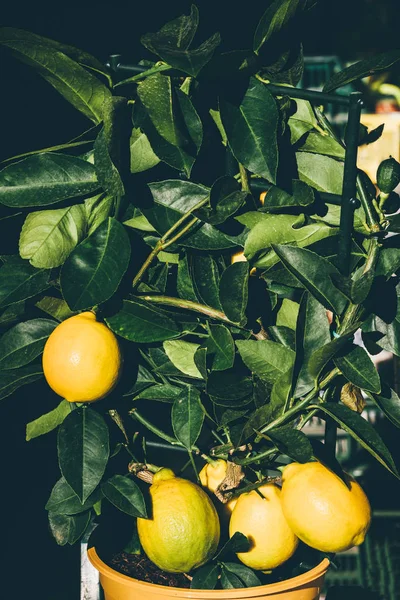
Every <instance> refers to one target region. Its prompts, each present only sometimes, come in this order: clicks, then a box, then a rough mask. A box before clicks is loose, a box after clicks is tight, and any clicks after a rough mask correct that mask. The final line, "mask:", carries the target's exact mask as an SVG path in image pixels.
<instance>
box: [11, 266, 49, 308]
mask: <svg viewBox="0 0 400 600" xmlns="http://www.w3.org/2000/svg"><path fill="white" fill-rule="evenodd" d="M49 275H50V273H49V271H45V270H43V269H35V268H34V267H31V265H29V264H27V263H23V264H18V265H13V264H5V265H3V266H2V267H1V269H0V307H1V308H3V307H5V306H9V305H10V304H15V303H16V302H21V301H22V300H26V299H27V298H32V296H35V295H36V294H39V293H40V292H42V291H43V290H45V289H46V288H48V287H49V286H50V284H49Z"/></svg>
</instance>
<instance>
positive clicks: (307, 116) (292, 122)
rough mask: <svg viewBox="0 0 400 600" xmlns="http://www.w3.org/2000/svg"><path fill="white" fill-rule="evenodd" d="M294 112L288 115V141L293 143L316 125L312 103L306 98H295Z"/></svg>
mask: <svg viewBox="0 0 400 600" xmlns="http://www.w3.org/2000/svg"><path fill="white" fill-rule="evenodd" d="M294 102H296V112H294V113H293V115H291V116H290V117H289V121H288V124H289V128H290V134H291V135H290V141H291V143H292V144H295V143H296V142H298V141H299V139H300V138H301V137H302V136H303V135H304V134H305V133H308V132H309V131H310V130H311V129H314V128H315V126H316V125H318V121H317V118H316V116H315V113H314V109H313V107H312V104H311V103H310V102H308V100H301V99H299V98H296V99H295V100H294Z"/></svg>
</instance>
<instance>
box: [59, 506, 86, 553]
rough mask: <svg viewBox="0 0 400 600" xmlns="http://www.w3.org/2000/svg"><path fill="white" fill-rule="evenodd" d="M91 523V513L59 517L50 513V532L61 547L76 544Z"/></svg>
mask: <svg viewBox="0 0 400 600" xmlns="http://www.w3.org/2000/svg"><path fill="white" fill-rule="evenodd" d="M90 521H91V511H88V512H85V513H82V514H80V515H58V514H54V513H52V512H49V525H50V531H51V533H52V535H53V537H54V539H55V540H56V542H57V544H58V545H59V546H65V544H70V545H72V544H75V542H77V541H78V540H79V539H80V538H81V537H82V535H83V534H84V533H85V531H86V529H87V527H88V525H89V523H90Z"/></svg>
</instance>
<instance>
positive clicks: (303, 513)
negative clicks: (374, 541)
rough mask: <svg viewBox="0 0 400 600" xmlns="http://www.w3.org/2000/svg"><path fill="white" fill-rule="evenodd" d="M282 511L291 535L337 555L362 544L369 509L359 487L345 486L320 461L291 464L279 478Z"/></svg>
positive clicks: (352, 483) (355, 484)
mask: <svg viewBox="0 0 400 600" xmlns="http://www.w3.org/2000/svg"><path fill="white" fill-rule="evenodd" d="M282 482H283V483H282V508H283V512H284V514H285V517H286V519H287V521H288V523H289V525H290V527H291V528H292V529H293V531H294V532H295V534H296V535H297V536H298V537H299V538H300V539H301V540H302V541H303V542H305V543H306V544H308V545H309V546H311V547H312V548H316V549H317V550H321V551H322V552H341V551H343V550H347V549H348V548H351V547H352V546H358V545H359V544H362V542H363V541H364V538H365V535H366V533H367V531H368V527H369V525H370V522H371V507H370V505H369V502H368V498H367V496H366V495H365V493H364V491H363V489H362V488H361V486H360V485H359V484H358V483H357V482H356V481H354V479H352V478H351V477H348V485H349V487H346V485H345V484H344V483H343V481H342V480H341V479H340V478H339V477H338V476H337V475H335V473H333V471H331V470H330V469H328V468H327V467H325V466H324V465H322V464H321V463H320V462H310V463H305V464H300V463H292V464H290V465H288V466H287V467H285V469H284V470H283V476H282Z"/></svg>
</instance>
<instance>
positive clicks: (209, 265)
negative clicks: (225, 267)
mask: <svg viewBox="0 0 400 600" xmlns="http://www.w3.org/2000/svg"><path fill="white" fill-rule="evenodd" d="M192 278H193V284H194V288H195V292H196V296H197V297H198V299H199V301H200V302H201V303H202V304H207V305H208V306H211V307H212V308H216V309H218V310H222V306H221V303H220V300H219V280H220V277H219V270H218V265H217V262H216V261H215V260H214V259H213V257H212V256H210V255H194V256H193V260H192Z"/></svg>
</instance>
